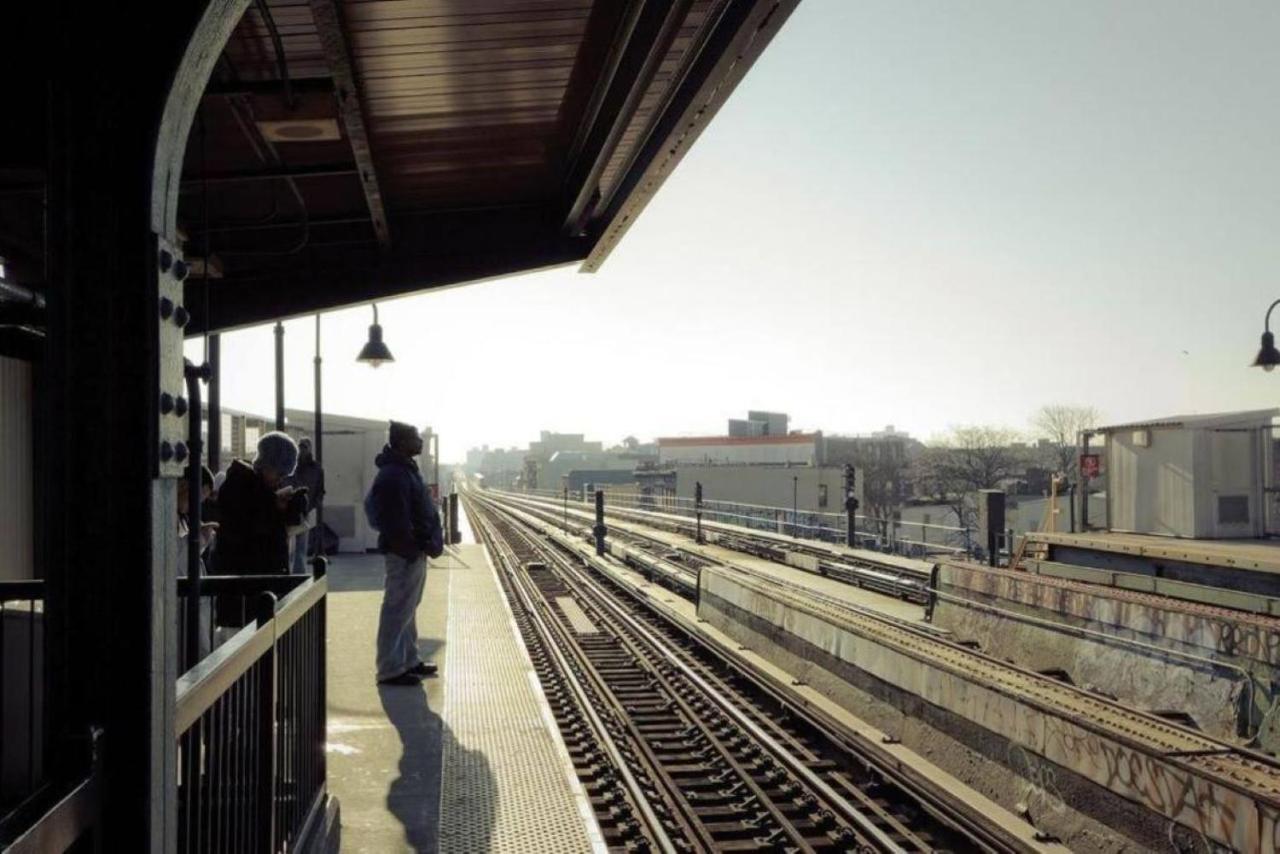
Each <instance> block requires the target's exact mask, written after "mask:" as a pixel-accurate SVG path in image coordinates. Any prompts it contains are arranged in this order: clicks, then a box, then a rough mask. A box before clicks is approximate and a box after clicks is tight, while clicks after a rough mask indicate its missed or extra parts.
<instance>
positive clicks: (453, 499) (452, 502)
mask: <svg viewBox="0 0 1280 854" xmlns="http://www.w3.org/2000/svg"><path fill="white" fill-rule="evenodd" d="M461 528H462V526H461V525H460V524H459V522H458V493H456V492H450V493H449V542H451V543H460V542H462V530H461Z"/></svg>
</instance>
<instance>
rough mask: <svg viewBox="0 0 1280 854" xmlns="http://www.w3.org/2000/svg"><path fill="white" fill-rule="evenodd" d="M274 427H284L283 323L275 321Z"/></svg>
mask: <svg viewBox="0 0 1280 854" xmlns="http://www.w3.org/2000/svg"><path fill="white" fill-rule="evenodd" d="M276 429H277V430H283V429H284V324H283V323H280V322H279V321H277V322H276Z"/></svg>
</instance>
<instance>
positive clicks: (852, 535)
mask: <svg viewBox="0 0 1280 854" xmlns="http://www.w3.org/2000/svg"><path fill="white" fill-rule="evenodd" d="M844 513H845V522H844V530H845V543H846V545H849V546H857V544H858V537H857V522H856V518H857V513H858V470H857V469H855V468H854V467H853V463H845V464H844Z"/></svg>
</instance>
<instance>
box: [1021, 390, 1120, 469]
mask: <svg viewBox="0 0 1280 854" xmlns="http://www.w3.org/2000/svg"><path fill="white" fill-rule="evenodd" d="M1101 418H1102V415H1101V414H1100V413H1099V412H1098V410H1097V409H1095V408H1094V407H1092V406H1074V405H1071V404H1061V403H1059V404H1049V405H1046V406H1042V407H1040V408H1039V409H1038V410H1036V413H1035V414H1034V415H1033V416H1031V427H1032V429H1033V431H1034V432H1035V435H1036V436H1037V438H1043V439H1048V440H1049V441H1050V442H1051V443H1053V448H1052V461H1053V465H1054V466H1056V468H1057V470H1058V471H1060V472H1062V473H1063V474H1065V475H1067V476H1068V477H1074V475H1075V471H1076V468H1077V464H1078V463H1077V458H1078V453H1077V451H1078V447H1079V445H1078V440H1079V437H1080V433H1081V431H1083V430H1088V429H1089V428H1091V427H1096V426H1098V422H1099V421H1100V420H1101Z"/></svg>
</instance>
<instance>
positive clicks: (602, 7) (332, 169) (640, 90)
mask: <svg viewBox="0 0 1280 854" xmlns="http://www.w3.org/2000/svg"><path fill="white" fill-rule="evenodd" d="M796 2H798V0H783V2H778V1H777V0H667V2H654V0H629V2H624V0H364V2H353V0H347V2H340V0H268V2H266V3H265V4H259V5H255V6H251V7H250V9H249V11H248V12H246V14H245V16H244V18H243V20H242V21H241V22H240V24H239V26H238V27H237V29H236V30H235V32H234V34H233V36H232V37H231V40H230V42H229V43H228V44H227V46H226V49H225V50H224V51H223V54H222V57H221V58H220V60H219V62H218V64H217V67H216V69H215V72H214V74H213V78H212V79H211V80H210V82H209V85H208V88H207V89H206V91H205V94H204V97H203V99H202V102H201V109H200V113H199V116H198V118H197V120H196V122H195V124H194V125H193V127H192V130H191V134H190V137H189V139H188V145H187V153H186V160H185V164H184V179H183V184H182V195H181V201H180V207H179V216H178V219H179V227H180V229H181V232H182V234H181V236H182V237H183V238H184V240H185V244H184V248H185V253H186V257H187V259H188V260H189V261H191V262H192V270H193V273H192V275H191V277H190V278H189V279H188V282H187V305H188V306H189V308H190V309H191V312H192V316H193V321H192V323H191V325H190V326H189V327H188V329H189V330H190V331H191V332H193V333H198V332H202V331H204V330H206V329H213V330H217V329H226V328H232V327H237V326H244V325H249V324H253V323H259V322H264V321H267V320H270V319H274V318H278V317H288V316H297V315H302V314H307V313H311V312H314V311H317V310H322V309H329V308H336V307H340V306H345V305H353V304H358V303H362V302H367V301H370V300H373V299H376V298H386V297H389V296H395V295H400V294H408V293H414V292H418V291H423V290H426V289H429V288H435V287H442V286H448V285H453V284H459V283H463V282H469V281H475V280H479V279H485V278H492V277H497V276H504V275H509V274H513V273H517V272H521V271H526V270H533V269H540V268H545V267H550V266H555V265H561V264H569V263H575V262H580V263H581V269H583V270H584V271H588V272H590V271H594V270H596V269H598V268H599V266H600V264H601V262H602V261H603V260H604V258H605V257H606V256H607V255H608V254H609V252H610V250H611V249H612V248H613V246H614V245H615V244H616V243H617V241H618V240H619V239H620V238H621V237H622V235H623V234H624V233H625V231H626V230H627V228H628V226H629V225H630V224H631V222H633V221H634V219H635V217H636V216H637V215H638V214H639V212H640V211H641V209H642V208H643V207H644V205H645V204H646V202H647V201H648V199H649V198H650V197H651V196H652V195H653V193H654V192H655V191H656V190H657V189H658V187H659V186H660V185H661V184H662V182H663V180H664V179H665V178H666V177H667V176H668V175H669V174H670V173H671V171H672V169H673V168H674V167H675V165H676V164H677V163H678V162H679V160H680V158H681V157H682V156H683V155H684V153H685V152H686V151H687V150H688V148H689V146H690V145H691V144H692V143H693V141H694V140H695V139H696V138H697V136H698V134H699V133H701V131H702V130H703V128H704V127H705V126H706V124H707V122H708V121H709V120H710V119H711V117H712V116H713V115H714V113H715V112H716V110H717V109H718V108H719V107H720V105H721V104H723V103H724V101H725V99H726V98H727V97H728V95H729V94H730V92H731V91H732V90H733V88H734V87H735V86H736V84H737V83H738V82H739V80H741V78H742V76H743V74H744V73H746V71H747V69H748V68H749V67H750V66H751V64H752V62H753V61H754V60H755V58H756V57H757V56H758V55H759V54H760V52H761V51H762V50H763V49H764V47H765V45H766V44H767V43H768V42H769V40H770V39H771V38H772V37H773V35H774V34H775V33H776V32H777V30H778V28H779V27H780V26H781V25H782V23H783V21H784V20H785V18H786V17H787V15H788V14H789V13H790V12H791V10H792V8H793V7H794V5H795V3H796ZM206 258H207V259H208V262H207V263H206V262H205V259H206Z"/></svg>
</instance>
